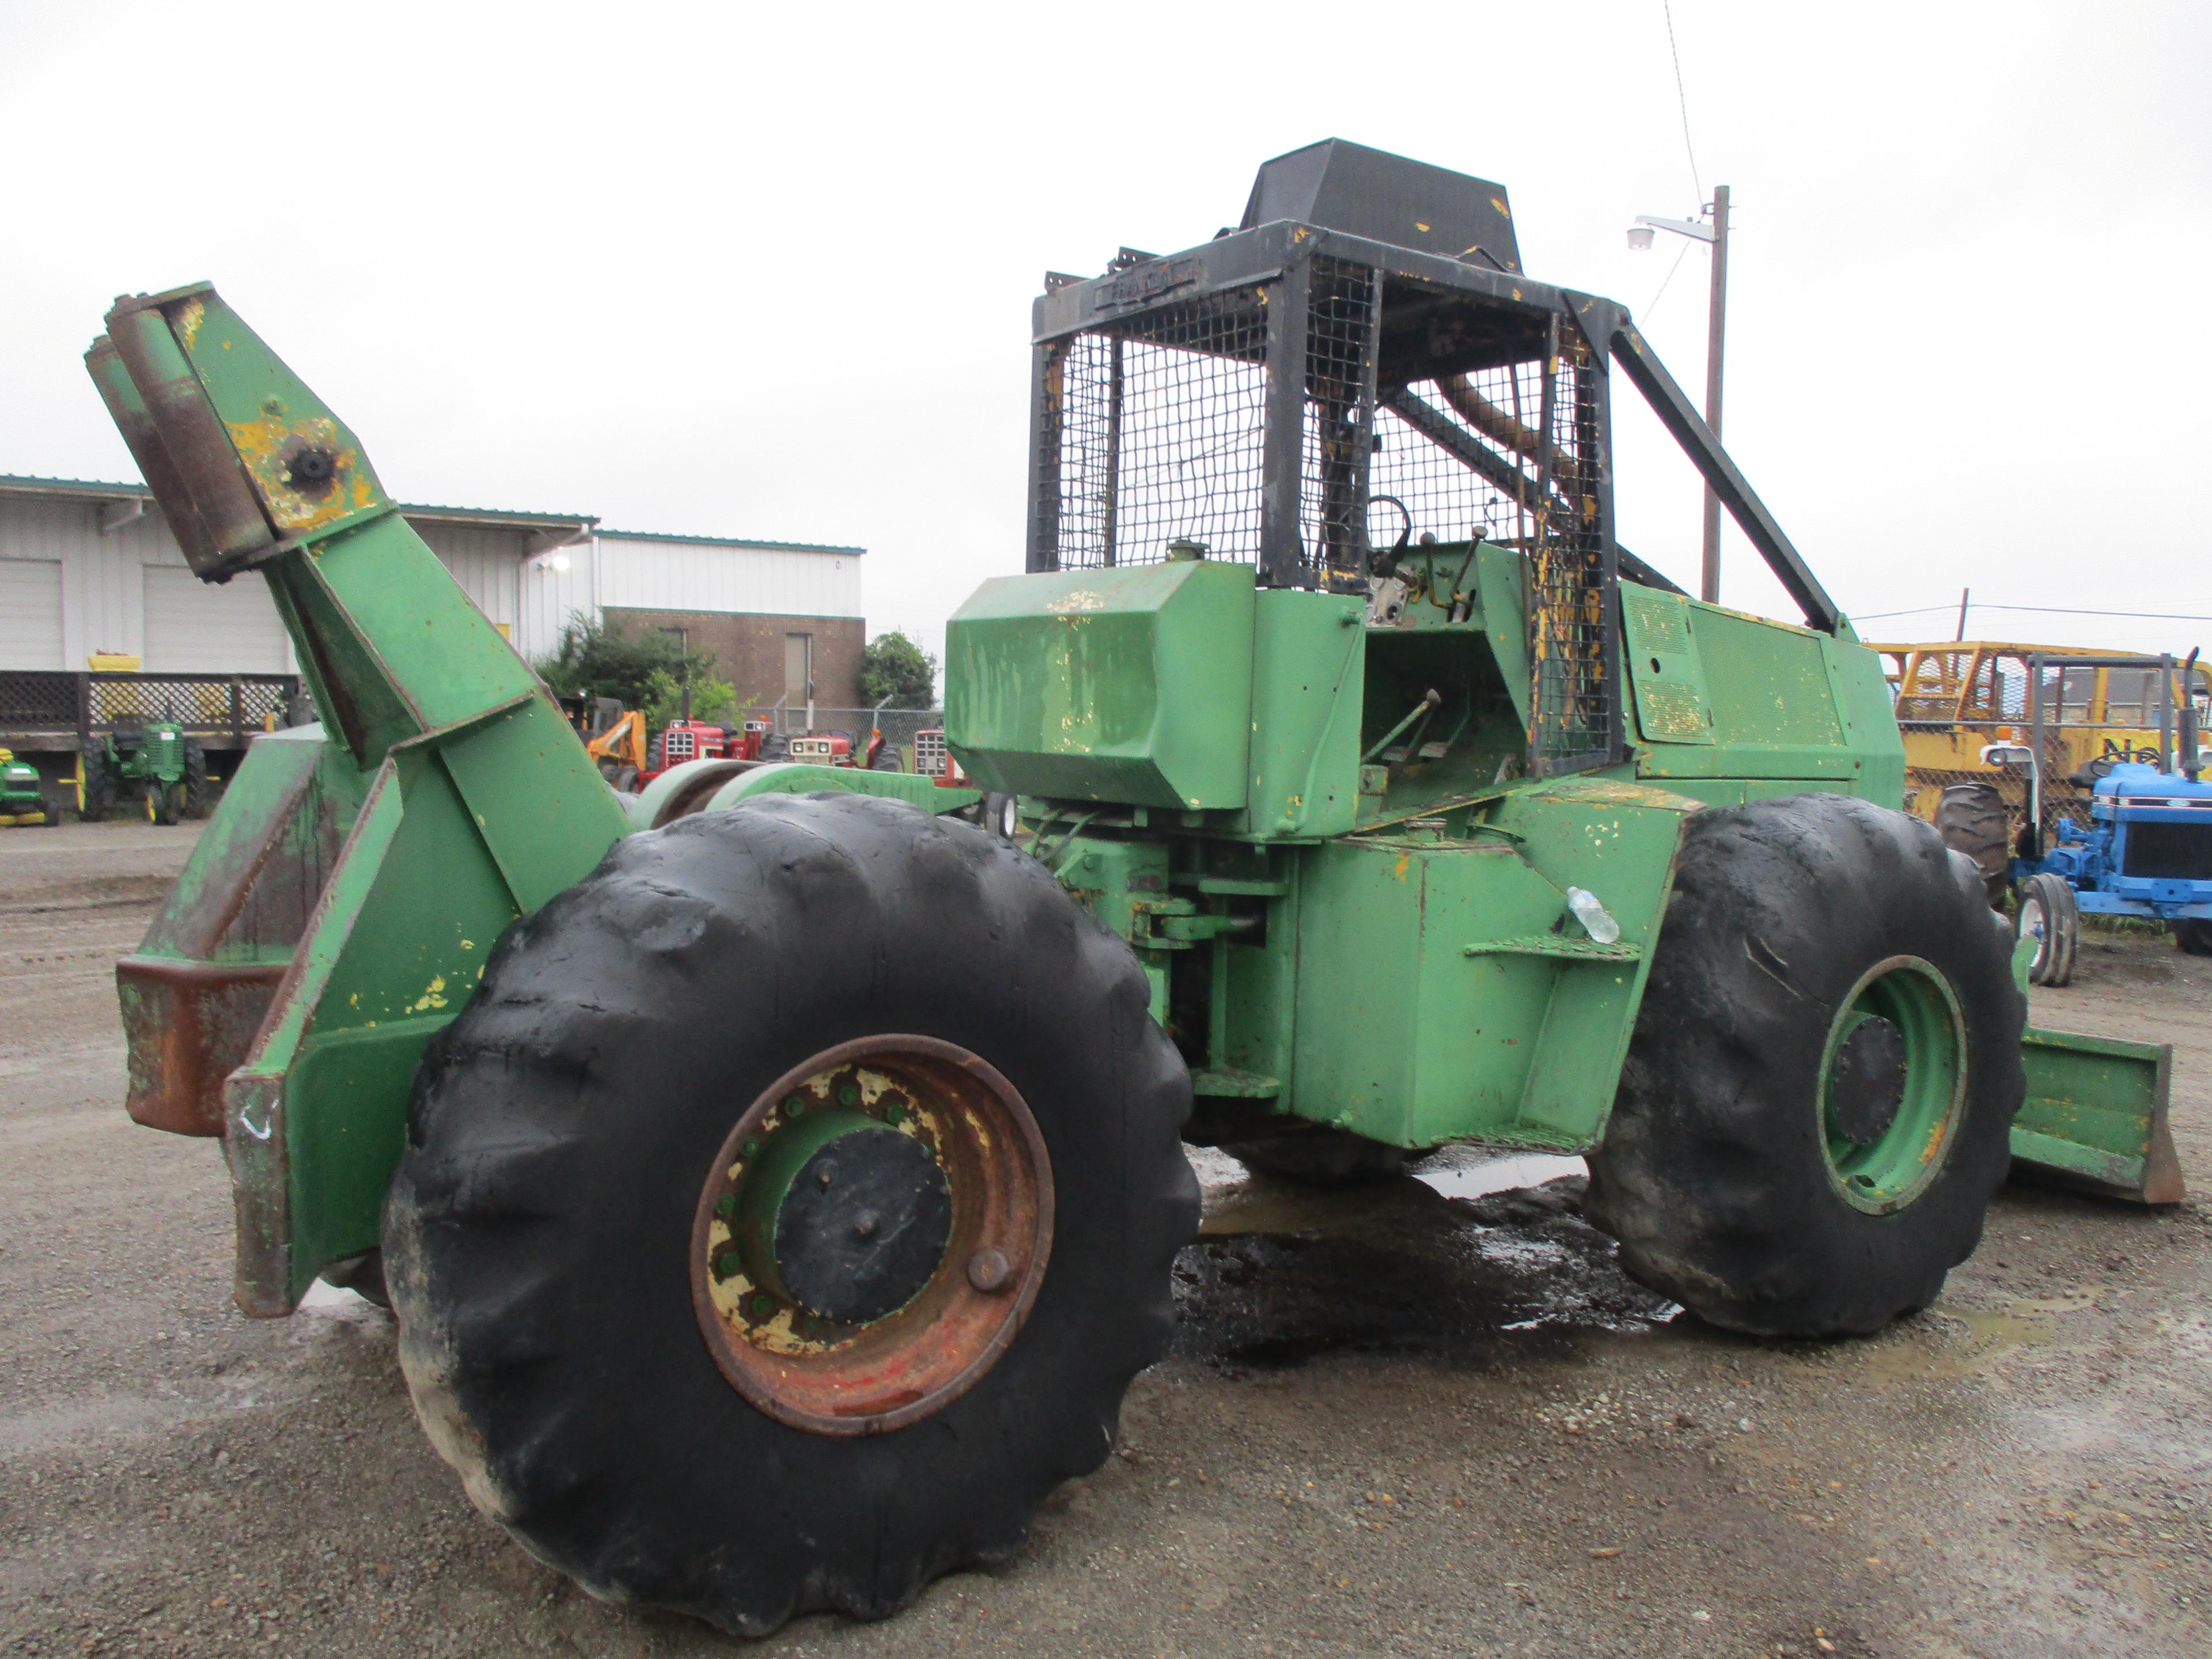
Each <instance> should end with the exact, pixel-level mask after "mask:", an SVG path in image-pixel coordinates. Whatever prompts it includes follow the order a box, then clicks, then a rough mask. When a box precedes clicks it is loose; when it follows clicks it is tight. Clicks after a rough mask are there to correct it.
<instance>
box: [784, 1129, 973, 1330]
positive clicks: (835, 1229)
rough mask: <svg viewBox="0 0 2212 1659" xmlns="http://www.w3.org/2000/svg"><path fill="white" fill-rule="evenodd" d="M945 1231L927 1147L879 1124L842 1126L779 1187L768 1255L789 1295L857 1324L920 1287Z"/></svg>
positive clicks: (937, 1172)
mask: <svg viewBox="0 0 2212 1659" xmlns="http://www.w3.org/2000/svg"><path fill="white" fill-rule="evenodd" d="M951 1237H952V1189H951V1188H950V1187H949V1186H947V1185H946V1184H945V1170H944V1169H943V1167H942V1166H941V1165H940V1164H939V1163H938V1162H937V1160H936V1158H934V1157H933V1156H932V1155H931V1153H930V1151H929V1149H928V1148H927V1146H923V1145H922V1143H921V1141H920V1140H919V1139H916V1138H915V1137H914V1136H912V1135H907V1134H901V1133H899V1132H898V1131H897V1130H896V1129H894V1128H891V1127H889V1126H887V1125H886V1126H876V1125H871V1126H870V1127H866V1128H857V1127H856V1128H853V1129H848V1130H847V1131H846V1132H845V1133H842V1134H840V1135H838V1136H837V1137H836V1139H833V1140H831V1141H829V1143H828V1144H827V1145H826V1146H823V1148H822V1149H821V1150H820V1151H819V1152H816V1153H815V1154H814V1155H813V1156H812V1157H811V1158H808V1159H807V1160H806V1162H805V1164H803V1165H802V1166H801V1167H800V1169H799V1176H798V1178H797V1179H796V1180H795V1181H793V1182H792V1183H791V1187H790V1189H789V1190H788V1191H787V1193H786V1194H784V1197H783V1202H782V1204H781V1206H780V1208H779V1210H778V1212H777V1215H776V1223H775V1261H776V1266H777V1267H778V1268H780V1269H781V1273H782V1275H783V1282H784V1283H785V1285H787V1286H788V1287H789V1288H790V1291H791V1294H792V1296H793V1298H794V1299H795V1300H796V1301H797V1302H798V1303H799V1305H800V1306H801V1307H803V1308H805V1310H808V1311H809V1312H811V1313H813V1314H815V1315H817V1316H819V1317H821V1318H823V1319H829V1320H835V1321H837V1322H842V1323H846V1324H865V1323H866V1322H869V1321H870V1320H876V1319H881V1318H883V1317H884V1316H885V1315H887V1314H892V1313H896V1312H897V1311H898V1310H900V1309H901V1308H903V1307H904V1306H906V1304H908V1303H909V1302H911V1301H913V1300H914V1298H915V1297H917V1296H919V1295H920V1294H921V1289H922V1286H924V1285H927V1283H928V1282H929V1279H930V1275H931V1274H933V1273H935V1272H936V1271H937V1267H938V1264H939V1262H941V1261H943V1260H944V1259H945V1245H946V1244H947V1243H950V1242H951Z"/></svg>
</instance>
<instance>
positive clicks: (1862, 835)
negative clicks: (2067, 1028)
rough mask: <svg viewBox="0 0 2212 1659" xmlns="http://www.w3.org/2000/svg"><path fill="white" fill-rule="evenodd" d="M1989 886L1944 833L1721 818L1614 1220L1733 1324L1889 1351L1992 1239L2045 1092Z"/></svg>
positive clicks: (1765, 805)
mask: <svg viewBox="0 0 2212 1659" xmlns="http://www.w3.org/2000/svg"><path fill="white" fill-rule="evenodd" d="M2009 931H2010V930H2009V929H2008V927H2006V925H2005V923H2004V921H2003V920H2002V918H2000V917H1998V916H1996V915H1993V914H1992V913H1991V912H1990V909H1989V908H1988V905H1987V904H1986V902H1984V889H1983V885H1982V881H1981V878H1980V875H1979V872H1978V871H1976V870H1975V868H1974V867H1973V866H1972V864H1971V863H1970V862H1969V861H1968V860H1966V859H1965V858H1963V857H1958V856H1954V855H1953V854H1951V853H1949V852H1948V851H1947V850H1946V849H1945V848H1944V846H1943V843H1942V840H1941V839H1940V838H1939V837H1938V836H1937V835H1936V831H1935V830H1934V829H1933V828H1932V827H1931V826H1929V824H1927V823H1923V821H1921V820H1920V819H1917V818H1913V817H1907V816H1905V814H1903V813H1901V812H1893V811H1888V810H1887V809H1885V808H1882V807H1878V806H1875V805H1872V804H1870V803H1869V802H1866V801H1863V800H1858V799H1852V798H1850V797H1847V796H1841V795H1829V794H1810V795H1797V796H1790V797H1787V798H1784V799H1777V800H1767V801H1758V802H1754V803H1753V804H1751V805H1746V806H1739V807H1728V808H1723V809H1720V810H1717V811H1705V812H1700V813H1699V814H1698V815H1697V816H1696V817H1693V818H1692V819H1691V820H1690V823H1689V825H1688V827H1687V831H1686V841H1685V844H1684V847H1683V849H1682V854H1681V859H1680V864H1679V866H1678V868H1677V871H1676V874H1675V879H1674V896H1673V897H1672V898H1671V899H1670V900H1669V902H1668V908H1667V914H1666V919H1665V924H1664V927H1663V928H1662V932H1661V933H1660V936H1659V940H1658V945H1657V950H1656V954H1655V956H1654V958H1653V961H1652V964H1651V973H1650V983H1649V987H1648V988H1647V989H1646V990H1645V992H1644V1004H1643V1007H1642V1009H1641V1011H1640V1012H1639V1014H1638V1018H1637V1024H1636V1031H1635V1035H1634V1036H1633V1038H1632V1041H1631V1043H1630V1046H1629V1053H1628V1059H1627V1063H1626V1066H1624V1067H1623V1070H1622V1073H1621V1081H1620V1092H1619V1095H1618V1097H1617V1098H1616V1100H1615V1102H1614V1104H1613V1118H1612V1121H1611V1123H1610V1124H1609V1125H1608V1127H1607V1131H1606V1135H1605V1139H1604V1142H1603V1144H1602V1145H1601V1146H1600V1147H1599V1148H1598V1149H1597V1151H1596V1152H1595V1153H1593V1154H1592V1155H1591V1158H1590V1161H1589V1162H1590V1188H1589V1207H1588V1213H1589V1218H1590V1219H1591V1220H1592V1221H1593V1222H1594V1223H1595V1225H1598V1226H1601V1227H1602V1228H1604V1229H1605V1231H1607V1232H1609V1233H1611V1234H1612V1235H1613V1237H1615V1238H1617V1239H1618V1240H1620V1259H1621V1263H1622V1265H1623V1266H1624V1267H1626V1269H1627V1270H1628V1271H1629V1273H1632V1275H1634V1276H1635V1277H1636V1278H1637V1279H1639V1280H1641V1281H1642V1282H1643V1283H1644V1284H1646V1285H1650V1286H1652V1287H1653V1288H1654V1289H1656V1290H1658V1291H1662V1292H1663V1293H1665V1294H1666V1295H1668V1296H1671V1297H1674V1299H1675V1300H1677V1301H1679V1302H1680V1303H1682V1304H1684V1305H1685V1306H1686V1307H1688V1308H1690V1309H1691V1310H1693V1311H1694V1312H1696V1313H1697V1314H1698V1315H1699V1316H1700V1317H1702V1318H1704V1319H1706V1320H1708V1321H1710V1322H1712V1323H1714V1324H1716V1325H1722V1326H1726V1327H1728V1328H1731V1329H1735V1330H1741V1331H1749V1332H1753V1333H1756V1334H1762V1335H1769V1336H1799V1337H1809V1336H1834V1335H1843V1334H1861V1333H1866V1332H1871V1331H1875V1330H1879V1329H1880V1328H1881V1327H1882V1326H1883V1325H1885V1324H1886V1323H1887V1322H1889V1321H1890V1320H1892V1319H1893V1318H1895V1317H1897V1316H1899V1314H1903V1313H1906V1312H1909V1311H1911V1310H1915V1309H1917V1308H1921V1307H1924V1306H1926V1305H1927V1304H1929V1303H1930V1302H1932V1301H1934V1300H1935V1299H1936V1296H1937V1294H1938V1293H1939V1292H1940V1291H1942V1286H1943V1280H1944V1277H1945V1275H1946V1274H1947V1273H1948V1272H1949V1271H1950V1269H1951V1268H1952V1267H1955V1266H1956V1265H1957V1264H1958V1263H1960V1261H1965V1260H1966V1257H1967V1256H1968V1255H1971V1254H1972V1251H1973V1249H1974V1247H1975V1245H1976V1243H1978V1241H1979V1239H1980V1237H1981V1231H1982V1220H1983V1216H1984V1212H1985V1211H1986V1209H1987V1208H1988V1205H1989V1200H1990V1195H1991V1194H1993V1193H1995V1192H1996V1188H1997V1187H1998V1186H1999V1184H2000V1183H2001V1182H2002V1181H2003V1179H2004V1176H2005V1171H2006V1169H2007V1166H2008V1150H2009V1149H2008V1131H2009V1129H2010V1127H2011V1124H2012V1120H2013V1116H2014V1115H2015V1113H2016V1112H2017V1111H2018V1110H2019V1109H2020V1103H2021V1096H2022V1094H2023V1092H2024V1091H2025V1087H2026V1084H2025V1078H2024V1075H2023V1073H2022V1071H2021V1058H2020V1040H2021V1027H2022V1025H2023V1024H2025V1021H2026V1018H2027V1008H2026V1003H2025V1000H2024V999H2023V998H2022V997H2021V994H2020V993H2019V992H2018V991H2017V990H2016V989H2015V987H2014V985H2013V982H2012V977H2011V975H2010V972H2009V971H2008V951H2009Z"/></svg>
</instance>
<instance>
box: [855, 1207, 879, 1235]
mask: <svg viewBox="0 0 2212 1659" xmlns="http://www.w3.org/2000/svg"><path fill="white" fill-rule="evenodd" d="M882 1225H883V1218H882V1217H880V1216H878V1214H877V1213H876V1212H874V1211H873V1210H863V1211H861V1212H860V1218H859V1219H858V1220H856V1221H854V1223H853V1231H854V1232H855V1233H857V1234H858V1235H860V1237H862V1238H873V1237H875V1236H876V1229H877V1228H878V1227H880V1226H882Z"/></svg>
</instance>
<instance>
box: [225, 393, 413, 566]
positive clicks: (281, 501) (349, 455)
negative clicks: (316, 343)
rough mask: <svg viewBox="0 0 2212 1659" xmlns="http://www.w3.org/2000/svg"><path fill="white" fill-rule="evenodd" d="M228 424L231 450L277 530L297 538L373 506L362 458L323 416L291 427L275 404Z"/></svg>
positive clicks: (372, 488)
mask: <svg viewBox="0 0 2212 1659" xmlns="http://www.w3.org/2000/svg"><path fill="white" fill-rule="evenodd" d="M272 401H273V400H272ZM228 426H229V428H230V441H231V444H232V446H233V447H234V448H236V450H237V451H238V455H239V459H240V460H242V461H244V462H245V463H246V471H248V472H249V473H251V474H252V477H253V482H254V483H255V485H256V486H257V487H258V489H259V490H260V492H261V499H262V501H263V502H264V504H265V505H266V506H267V507H268V509H269V516H270V519H271V520H274V521H275V523H276V527H277V528H278V529H279V530H283V531H287V532H290V533H291V534H294V535H299V534H301V533H302V532H306V531H309V530H318V529H320V528H321V527H322V526H325V525H326V524H331V523H333V522H335V521H336V520H339V519H342V518H344V517H345V516H346V515H347V514H348V513H358V512H360V511H362V509H363V508H366V507H374V506H375V505H376V486H375V484H374V482H373V481H372V480H371V479H370V477H369V476H368V468H367V467H365V466H364V465H362V459H361V452H360V451H359V450H357V449H356V448H355V447H353V446H352V445H351V444H349V443H348V442H347V441H346V435H345V432H344V429H343V428H341V427H340V426H339V425H338V423H337V422H336V421H334V420H331V418H330V417H329V416H326V415H317V416H310V417H309V418H308V419H307V420H303V421H294V420H291V419H289V418H288V417H287V416H286V415H285V413H284V411H283V405H282V404H277V405H276V407H275V409H274V410H271V411H270V412H269V413H267V414H266V415H264V417H263V418H262V419H260V420H258V421H233V422H228ZM325 469H327V471H325Z"/></svg>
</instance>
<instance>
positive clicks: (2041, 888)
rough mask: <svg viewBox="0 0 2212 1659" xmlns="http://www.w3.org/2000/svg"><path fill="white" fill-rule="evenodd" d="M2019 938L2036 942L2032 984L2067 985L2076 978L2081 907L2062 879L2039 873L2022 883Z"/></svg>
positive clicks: (2029, 974) (2030, 971) (2030, 972)
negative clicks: (2075, 962) (2075, 969)
mask: <svg viewBox="0 0 2212 1659" xmlns="http://www.w3.org/2000/svg"><path fill="white" fill-rule="evenodd" d="M2017 936H2018V937H2019V938H2021V939H2033V940H2034V941H2035V956H2034V958H2033V960H2032V961H2030V962H2029V963H2028V964H2027V982H2028V983H2029V984H2030V985H2065V984H2069V983H2070V982H2071V981H2072V980H2073V978H2074V959H2075V957H2076V956H2077V955H2079V954H2080V951H2081V906H2079V905H2078V904H2076V903H2075V902H2074V890H2073V889H2072V888H2071V887H2069V886H2068V885H2067V884H2066V879H2065V878H2064V877H2063V876H2055V875H2053V874H2051V872H2049V871H2047V870H2045V871H2039V872H2037V873H2036V874H2034V875H2032V876H2030V877H2029V878H2027V880H2026V881H2024V882H2022V883H2021V887H2020V915H2019V919H2018V922H2017Z"/></svg>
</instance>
